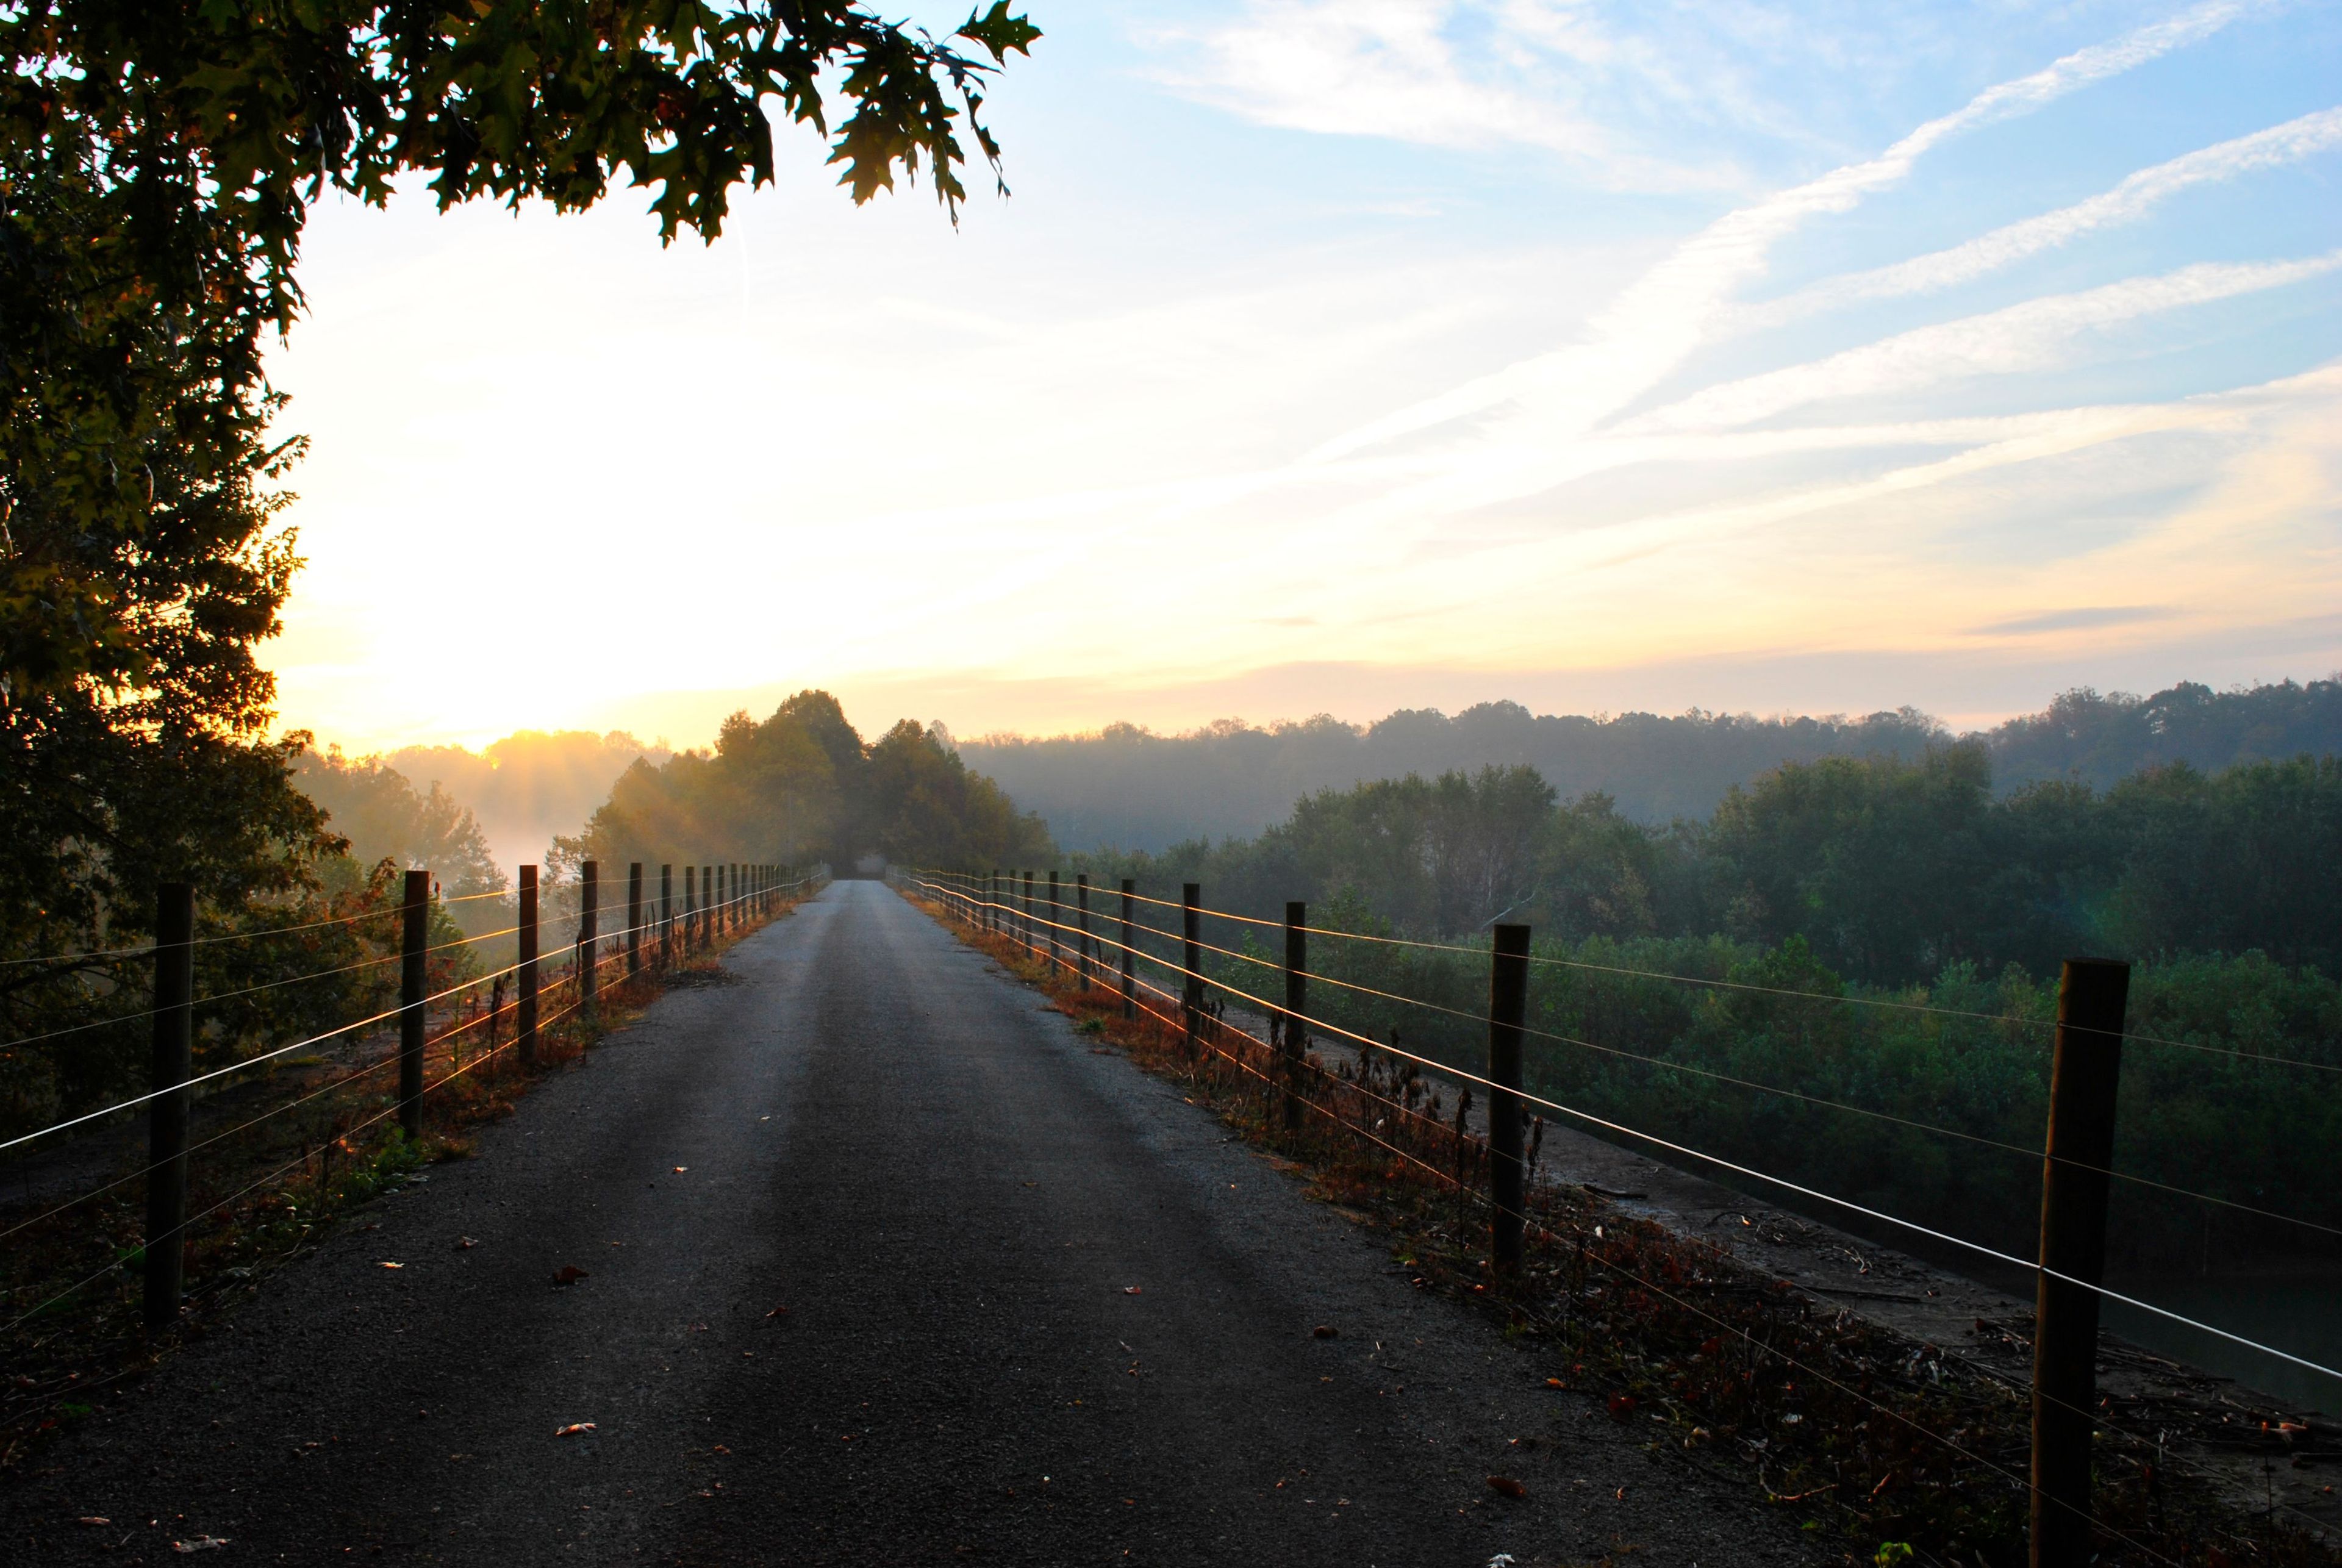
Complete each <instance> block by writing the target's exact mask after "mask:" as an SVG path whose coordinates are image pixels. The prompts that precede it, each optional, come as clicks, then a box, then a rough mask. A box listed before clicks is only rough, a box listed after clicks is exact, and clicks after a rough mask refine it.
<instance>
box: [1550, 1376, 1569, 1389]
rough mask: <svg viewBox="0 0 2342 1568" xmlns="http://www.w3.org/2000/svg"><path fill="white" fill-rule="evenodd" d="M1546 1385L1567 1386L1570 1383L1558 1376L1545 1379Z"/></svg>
mask: <svg viewBox="0 0 2342 1568" xmlns="http://www.w3.org/2000/svg"><path fill="white" fill-rule="evenodd" d="M1545 1385H1546V1387H1547V1388H1567V1387H1568V1386H1569V1384H1567V1383H1564V1382H1562V1381H1561V1379H1559V1378H1557V1377H1549V1378H1546V1380H1545Z"/></svg>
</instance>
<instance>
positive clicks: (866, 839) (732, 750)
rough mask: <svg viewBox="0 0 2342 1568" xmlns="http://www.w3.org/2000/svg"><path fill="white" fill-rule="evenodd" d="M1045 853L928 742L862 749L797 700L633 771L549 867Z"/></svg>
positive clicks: (967, 861) (896, 733) (828, 709)
mask: <svg viewBox="0 0 2342 1568" xmlns="http://www.w3.org/2000/svg"><path fill="white" fill-rule="evenodd" d="M1050 853H1051V850H1050V846H1049V842H1048V835H1047V833H1046V829H1044V828H1043V826H1042V824H1041V823H1040V821H1039V819H1037V818H1036V817H1032V816H1029V815H1020V814H1018V813H1017V811H1016V804H1015V803H1014V802H1012V801H1010V800H1009V799H1008V797H1007V796H1006V795H1005V794H1002V793H1001V792H1000V790H999V789H998V788H997V787H996V785H995V784H993V783H992V781H991V780H989V779H986V778H985V777H984V776H983V775H982V774H975V773H971V772H969V771H968V768H967V766H966V764H964V763H963V762H961V761H960V759H959V757H958V755H957V754H956V753H954V752H953V751H952V750H951V748H950V746H949V745H948V744H946V737H944V736H943V735H942V734H940V733H939V732H935V731H930V730H926V729H923V728H921V727H920V726H919V725H918V724H916V722H914V721H912V720H909V719H905V720H903V721H902V722H901V723H899V724H896V726H895V727H894V728H893V729H892V730H889V731H888V732H887V733H886V734H885V735H883V736H881V737H880V738H879V739H878V740H877V741H876V743H874V744H869V745H867V746H866V745H865V744H863V741H862V737H861V736H860V734H858V733H856V730H855V728H854V726H853V725H852V724H848V723H847V722H846V714H845V711H844V710H843V709H842V708H840V707H839V706H838V704H837V699H836V698H835V697H833V696H831V695H830V694H828V693H826V692H811V691H808V692H799V693H798V694H796V695H795V696H793V697H791V698H789V699H788V701H786V702H785V703H783V704H781V705H780V706H779V707H778V708H777V709H776V710H775V711H774V713H773V714H772V716H771V717H770V718H767V719H766V720H764V721H763V722H762V723H758V722H757V721H756V720H754V719H751V718H750V717H749V716H748V715H747V714H746V713H737V714H733V715H732V716H731V717H730V718H728V719H726V720H725V721H724V724H723V727H722V729H721V730H720V731H719V732H718V733H717V735H716V747H715V749H714V751H713V752H684V753H680V754H676V755H675V756H673V757H671V758H670V759H668V760H667V761H666V763H665V764H659V765H656V766H654V765H653V764H650V763H649V762H647V761H638V762H636V764H635V765H634V766H633V767H631V768H629V769H628V770H627V771H626V773H625V774H622V775H620V777H619V779H618V782H617V783H616V784H615V785H614V786H612V788H611V791H610V798H609V800H608V802H607V803H606V804H604V805H603V806H602V807H601V809H600V810H598V811H596V813H595V814H594V815H593V817H592V818H591V819H590V820H589V821H588V822H587V824H586V828H585V831H584V832H583V833H581V834H577V835H576V836H575V837H570V838H562V839H558V840H556V841H555V854H554V856H553V857H552V860H553V864H555V865H557V866H560V867H571V866H575V864H577V863H579V862H581V861H585V860H599V861H601V862H603V863H604V864H625V863H626V862H628V861H637V860H638V861H642V862H644V863H645V864H661V863H679V864H697V863H700V862H703V861H707V862H728V861H732V860H750V861H771V862H776V863H780V864H797V863H805V862H809V861H814V860H827V861H829V862H830V863H831V864H834V865H837V866H840V867H844V866H850V865H851V864H853V863H854V862H855V861H856V860H857V859H858V858H860V857H861V856H862V855H864V854H882V855H885V856H886V858H887V859H889V860H892V861H895V862H897V863H899V864H908V865H923V866H941V865H959V866H964V865H977V864H997V863H1000V862H1003V861H1015V860H1018V859H1026V860H1030V859H1034V858H1037V857H1042V856H1046V855H1047V854H1050Z"/></svg>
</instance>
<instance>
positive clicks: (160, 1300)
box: [144, 882, 195, 1329]
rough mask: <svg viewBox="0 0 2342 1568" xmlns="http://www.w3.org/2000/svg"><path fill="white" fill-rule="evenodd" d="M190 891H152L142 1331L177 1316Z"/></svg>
mask: <svg viewBox="0 0 2342 1568" xmlns="http://www.w3.org/2000/svg"><path fill="white" fill-rule="evenodd" d="M194 1054H195V888H194V886H193V885H192V884H188V883H184V882H166V883H165V884H162V885H161V886H160V887H157V888H156V889H155V1034H154V1048H153V1054H152V1055H151V1056H150V1057H149V1059H148V1070H147V1079H146V1086H147V1089H148V1090H149V1091H150V1092H151V1093H152V1094H153V1096H154V1097H153V1098H152V1099H150V1100H148V1101H147V1102H146V1158H147V1166H148V1169H147V1172H146V1255H145V1259H144V1264H145V1296H146V1299H145V1307H146V1326H147V1327H148V1328H149V1329H159V1328H161V1327H163V1326H164V1325H165V1324H166V1323H170V1322H171V1321H172V1320H173V1319H174V1318H176V1317H177V1316H178V1315H179V1292H180V1287H181V1285H182V1284H183V1283H185V1277H186V1251H185V1243H186V1229H187V1100H188V1091H187V1087H186V1084H187V1080H188V1078H190V1077H191V1076H193V1075H194V1067H195V1064H194Z"/></svg>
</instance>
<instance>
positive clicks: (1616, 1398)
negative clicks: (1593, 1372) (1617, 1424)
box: [1608, 1393, 1635, 1421]
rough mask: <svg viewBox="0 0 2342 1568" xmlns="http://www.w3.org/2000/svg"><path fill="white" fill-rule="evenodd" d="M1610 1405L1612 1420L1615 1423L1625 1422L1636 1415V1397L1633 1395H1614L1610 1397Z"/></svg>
mask: <svg viewBox="0 0 2342 1568" xmlns="http://www.w3.org/2000/svg"><path fill="white" fill-rule="evenodd" d="M1608 1403H1609V1406H1610V1419H1611V1420H1613V1421H1624V1420H1626V1418H1627V1417H1628V1416H1630V1415H1632V1414H1634V1413H1635V1396H1634V1395H1633V1394H1631V1393H1614V1394H1612V1395H1611V1396H1610V1398H1609V1401H1608Z"/></svg>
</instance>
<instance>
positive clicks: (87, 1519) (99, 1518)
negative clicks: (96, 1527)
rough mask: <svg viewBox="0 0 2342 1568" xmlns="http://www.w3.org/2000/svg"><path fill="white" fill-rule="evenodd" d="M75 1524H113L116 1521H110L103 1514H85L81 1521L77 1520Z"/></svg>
mask: <svg viewBox="0 0 2342 1568" xmlns="http://www.w3.org/2000/svg"><path fill="white" fill-rule="evenodd" d="M74 1523H76V1524H111V1523H114V1521H113V1520H111V1519H108V1518H107V1517H106V1516H105V1514H103V1513H85V1514H84V1515H82V1517H80V1518H79V1519H76V1520H75V1521H74Z"/></svg>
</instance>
